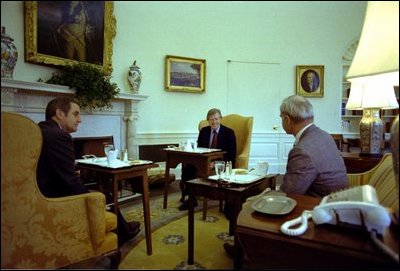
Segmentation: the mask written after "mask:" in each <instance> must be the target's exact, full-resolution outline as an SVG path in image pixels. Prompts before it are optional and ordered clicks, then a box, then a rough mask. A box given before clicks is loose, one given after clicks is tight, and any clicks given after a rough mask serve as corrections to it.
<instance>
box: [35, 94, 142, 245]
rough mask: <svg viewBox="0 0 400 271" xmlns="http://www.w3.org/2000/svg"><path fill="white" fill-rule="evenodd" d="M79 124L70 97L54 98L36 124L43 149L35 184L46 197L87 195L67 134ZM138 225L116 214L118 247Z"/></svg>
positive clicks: (78, 116)
mask: <svg viewBox="0 0 400 271" xmlns="http://www.w3.org/2000/svg"><path fill="white" fill-rule="evenodd" d="M80 122H81V118H80V108H79V105H78V104H77V103H76V102H75V101H74V100H73V99H71V98H69V97H57V98H55V99H53V100H52V101H50V102H49V103H48V105H47V108H46V120H45V121H42V122H40V123H39V127H40V129H41V130H42V135H43V146H42V150H41V154H40V158H39V162H38V168H37V182H38V186H39V189H40V191H41V192H42V194H43V195H44V196H45V197H49V198H56V197H64V196H70V195H77V194H83V193H88V192H89V191H88V189H87V188H86V186H85V185H84V184H83V182H82V180H81V178H80V177H79V174H77V172H76V171H75V152H74V144H73V140H72V137H71V135H70V133H73V132H76V131H77V129H78V125H79V123H80ZM139 231H140V223H139V222H130V223H127V222H126V221H125V219H124V218H123V216H122V214H121V213H120V212H118V243H119V244H120V245H121V244H122V243H124V242H125V241H127V240H129V239H132V238H133V237H134V236H136V235H137V234H138V233H139Z"/></svg>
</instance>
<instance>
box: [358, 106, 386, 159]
mask: <svg viewBox="0 0 400 271" xmlns="http://www.w3.org/2000/svg"><path fill="white" fill-rule="evenodd" d="M360 141H361V146H360V147H361V152H360V156H370V157H374V156H376V157H382V147H383V145H382V143H383V122H382V120H381V119H380V118H379V108H365V109H364V110H363V117H362V119H361V121H360Z"/></svg>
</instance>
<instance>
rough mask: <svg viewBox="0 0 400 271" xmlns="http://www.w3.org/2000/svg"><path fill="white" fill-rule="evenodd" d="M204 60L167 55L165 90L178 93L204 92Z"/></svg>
mask: <svg viewBox="0 0 400 271" xmlns="http://www.w3.org/2000/svg"><path fill="white" fill-rule="evenodd" d="M205 77H206V61H205V59H197V58H189V57H180V56H171V55H167V56H166V57H165V89H166V90H167V91H179V92H194V93H204V92H205V80H206V78H205Z"/></svg>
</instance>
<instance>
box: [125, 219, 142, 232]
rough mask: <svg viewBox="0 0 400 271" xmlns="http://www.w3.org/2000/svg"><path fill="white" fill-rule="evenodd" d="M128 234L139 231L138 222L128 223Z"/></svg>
mask: <svg viewBox="0 0 400 271" xmlns="http://www.w3.org/2000/svg"><path fill="white" fill-rule="evenodd" d="M128 227H129V233H131V232H136V230H137V229H140V222H139V221H132V222H128Z"/></svg>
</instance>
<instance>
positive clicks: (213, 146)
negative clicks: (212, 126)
mask: <svg viewBox="0 0 400 271" xmlns="http://www.w3.org/2000/svg"><path fill="white" fill-rule="evenodd" d="M217 137H218V133H217V131H216V130H213V138H212V141H211V148H213V149H216V148H217Z"/></svg>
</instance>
